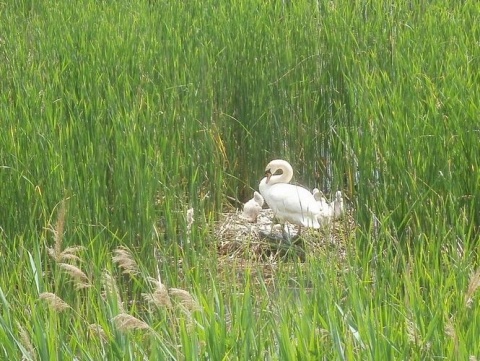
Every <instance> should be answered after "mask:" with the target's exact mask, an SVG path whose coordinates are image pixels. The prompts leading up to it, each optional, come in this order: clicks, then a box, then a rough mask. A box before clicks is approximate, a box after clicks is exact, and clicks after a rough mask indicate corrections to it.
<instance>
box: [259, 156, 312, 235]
mask: <svg viewBox="0 0 480 361" xmlns="http://www.w3.org/2000/svg"><path fill="white" fill-rule="evenodd" d="M277 171H282V173H281V174H276V172H277ZM292 176H293V169H292V166H291V165H290V164H289V163H288V162H287V161H285V160H282V159H276V160H272V161H271V162H270V163H268V165H267V166H266V168H265V178H263V179H262V180H261V182H260V185H259V189H260V193H261V195H262V196H263V198H264V199H265V201H266V202H267V204H268V206H269V207H270V208H271V209H272V210H273V213H274V215H275V217H276V218H277V219H278V220H279V221H280V223H282V224H284V223H285V222H290V223H293V224H296V225H299V226H300V230H301V227H302V226H303V227H312V228H320V226H321V225H320V223H319V218H318V217H319V215H320V214H321V210H320V205H319V203H318V202H317V201H316V200H315V198H314V197H313V194H312V193H310V192H309V191H308V190H307V189H306V188H303V187H299V186H296V185H293V184H289V182H290V180H291V179H292ZM298 233H299V234H300V231H299V232H298Z"/></svg>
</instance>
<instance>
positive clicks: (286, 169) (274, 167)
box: [265, 159, 293, 184]
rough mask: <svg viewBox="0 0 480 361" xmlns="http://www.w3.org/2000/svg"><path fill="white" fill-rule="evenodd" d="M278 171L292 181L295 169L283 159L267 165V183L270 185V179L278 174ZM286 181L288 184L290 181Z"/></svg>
mask: <svg viewBox="0 0 480 361" xmlns="http://www.w3.org/2000/svg"><path fill="white" fill-rule="evenodd" d="M278 171H282V175H286V176H287V177H289V178H290V179H291V175H292V174H293V169H292V166H291V165H290V163H288V162H287V161H286V160H283V159H274V160H272V161H271V162H270V163H268V164H267V166H266V167H265V178H266V181H265V183H267V184H268V182H269V181H270V178H271V177H272V176H273V175H274V174H276V173H277V172H278ZM290 179H288V181H286V183H288V182H289V181H290Z"/></svg>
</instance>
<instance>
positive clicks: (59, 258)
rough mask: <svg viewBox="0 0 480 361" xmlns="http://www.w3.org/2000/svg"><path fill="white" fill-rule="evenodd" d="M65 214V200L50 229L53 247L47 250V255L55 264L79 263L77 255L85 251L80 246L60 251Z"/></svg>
mask: <svg viewBox="0 0 480 361" xmlns="http://www.w3.org/2000/svg"><path fill="white" fill-rule="evenodd" d="M66 213H67V211H66V200H65V199H64V200H62V201H61V202H60V208H59V210H58V214H57V222H56V224H55V228H54V229H51V231H52V232H53V234H54V245H53V247H52V248H47V252H48V255H49V256H50V257H52V258H53V259H54V260H55V262H64V261H71V260H74V261H80V258H79V257H78V256H77V253H78V252H79V251H81V250H83V249H85V247H82V246H75V247H67V248H65V249H64V250H62V246H63V234H64V231H65V218H66Z"/></svg>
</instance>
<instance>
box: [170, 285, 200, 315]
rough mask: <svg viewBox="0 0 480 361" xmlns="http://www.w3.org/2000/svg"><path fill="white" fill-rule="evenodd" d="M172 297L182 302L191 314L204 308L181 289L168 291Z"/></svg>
mask: <svg viewBox="0 0 480 361" xmlns="http://www.w3.org/2000/svg"><path fill="white" fill-rule="evenodd" d="M168 292H169V293H170V295H171V296H174V297H176V298H178V299H179V300H180V304H181V305H182V306H183V307H184V308H185V309H186V310H187V311H190V312H194V311H200V310H201V309H202V308H201V307H200V305H199V304H198V302H197V301H196V300H195V299H194V298H193V296H192V295H191V294H190V293H189V292H188V291H185V290H182V289H180V288H170V289H169V290H168Z"/></svg>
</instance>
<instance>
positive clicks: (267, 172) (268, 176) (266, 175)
mask: <svg viewBox="0 0 480 361" xmlns="http://www.w3.org/2000/svg"><path fill="white" fill-rule="evenodd" d="M271 176H272V172H270V170H267V171H266V172H265V177H267V180H266V181H265V183H268V181H269V180H270V177H271Z"/></svg>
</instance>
